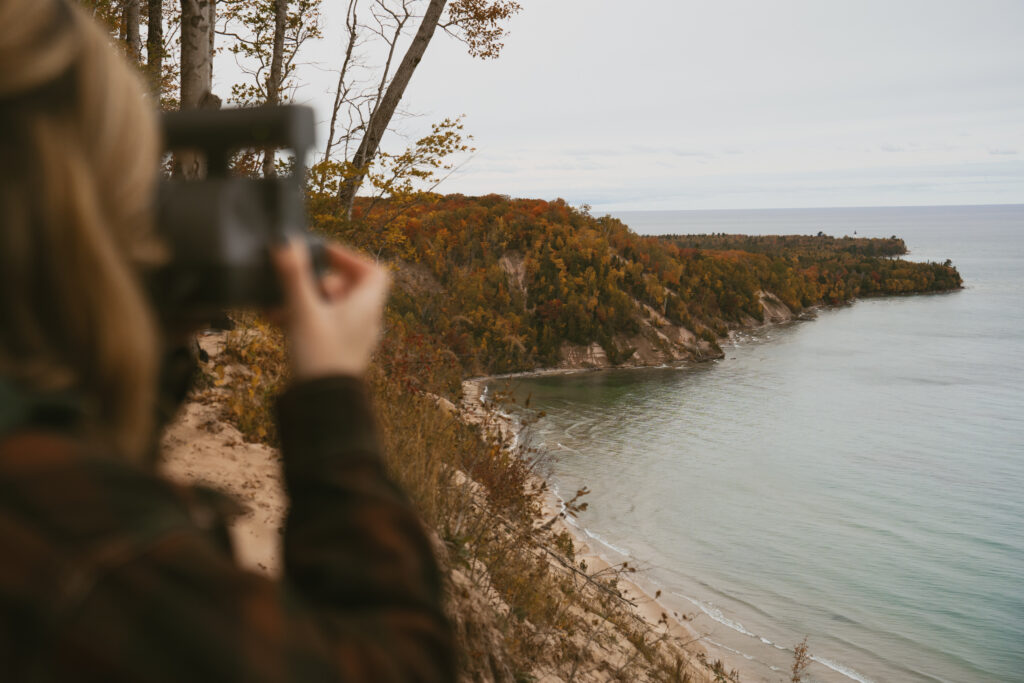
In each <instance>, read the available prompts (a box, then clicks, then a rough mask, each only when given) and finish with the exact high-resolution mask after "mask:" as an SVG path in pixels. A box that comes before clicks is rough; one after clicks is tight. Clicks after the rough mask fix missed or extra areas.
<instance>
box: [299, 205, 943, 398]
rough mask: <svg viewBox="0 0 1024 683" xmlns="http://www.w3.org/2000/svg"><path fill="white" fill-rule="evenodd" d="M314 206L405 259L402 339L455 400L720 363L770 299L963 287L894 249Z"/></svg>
mask: <svg viewBox="0 0 1024 683" xmlns="http://www.w3.org/2000/svg"><path fill="white" fill-rule="evenodd" d="M311 206H312V211H311V213H312V221H313V225H314V226H315V229H317V230H319V231H321V232H323V233H326V234H328V235H331V236H334V237H337V238H338V239H341V240H343V241H345V242H348V243H352V244H355V245H356V246H358V247H360V248H362V249H365V250H367V251H369V252H371V253H373V254H376V255H377V256H379V257H380V258H383V259H386V260H389V261H392V262H394V263H395V264H396V268H397V272H396V275H397V279H398V281H399V284H400V287H399V288H398V289H397V291H396V292H395V294H394V297H393V299H392V304H391V314H390V315H391V320H390V322H391V328H392V330H393V331H394V332H395V334H394V335H393V337H392V338H393V339H394V340H395V342H396V343H400V344H402V345H404V346H408V345H412V346H413V347H415V346H417V345H422V346H425V347H430V348H432V349H435V350H436V351H437V356H436V357H435V358H432V359H431V360H432V363H431V365H432V366H437V367H442V366H443V367H444V368H446V369H447V373H448V384H449V386H450V387H451V388H452V389H454V388H455V387H456V386H457V382H456V381H455V378H456V377H461V376H465V375H482V374H495V373H504V372H513V371H521V370H532V369H535V368H538V367H552V366H557V365H559V364H566V363H569V364H577V365H580V364H586V363H587V362H592V363H593V364H599V365H600V364H607V365H618V364H650V363H657V362H664V361H667V360H681V359H686V358H695V359H702V358H709V357H715V356H717V355H719V354H720V350H719V348H718V340H719V339H720V338H722V337H724V336H726V335H727V334H728V332H729V331H730V330H731V329H734V328H737V327H742V326H750V325H756V324H758V323H761V322H763V321H764V319H765V310H766V303H765V302H766V298H767V299H768V301H769V303H775V304H776V306H775V307H776V308H778V306H777V304H778V303H779V302H781V303H782V304H783V305H784V306H785V308H786V309H788V313H790V314H799V313H800V312H801V311H803V310H804V309H806V308H808V307H811V306H816V305H821V304H829V305H835V304H842V303H846V302H849V301H851V300H853V299H855V298H857V297H860V296H877V295H883V294H907V293H920V292H933V291H942V290H948V289H955V288H957V287H959V286H960V284H961V280H960V276H959V274H958V273H957V271H956V269H955V268H953V267H952V266H951V265H950V264H949V263H946V264H936V263H914V262H909V261H903V260H899V259H894V258H890V257H891V256H893V255H897V254H902V253H905V251H906V247H905V245H904V244H903V242H902V240H899V239H896V238H892V239H880V240H876V239H865V238H839V239H837V238H833V237H829V236H825V235H819V236H806V237H805V236H789V237H748V236H731V235H730V236H727V235H702V236H668V237H644V236H640V235H637V234H636V233H634V232H632V231H631V230H630V229H629V228H628V227H627V226H626V225H625V224H623V223H622V222H621V221H619V220H616V219H614V218H611V217H608V216H605V217H601V218H596V217H592V216H590V215H589V214H588V213H586V212H584V211H581V210H578V209H574V208H572V207H570V206H568V205H567V204H566V203H565V202H563V201H561V200H556V201H552V202H548V201H543V200H531V199H509V198H508V197H505V196H501V195H488V196H485V197H464V196H461V195H450V196H438V195H428V196H426V197H422V196H421V197H420V198H419V199H418V200H417V201H416V202H415V203H406V204H401V203H398V202H372V203H371V202H364V203H361V204H359V205H357V207H356V214H355V216H356V218H357V220H356V221H354V222H351V223H350V222H344V221H341V220H339V219H338V218H337V217H336V214H335V212H334V211H333V199H332V198H331V197H316V196H314V198H313V201H312V203H311ZM595 344H596V345H597V347H594V345H595ZM579 349H587V350H588V351H586V352H581V351H580V350H579ZM595 354H596V356H597V357H598V358H601V357H602V356H603V358H602V360H601V362H598V359H597V358H595Z"/></svg>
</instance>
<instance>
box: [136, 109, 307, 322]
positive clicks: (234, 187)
mask: <svg viewBox="0 0 1024 683" xmlns="http://www.w3.org/2000/svg"><path fill="white" fill-rule="evenodd" d="M162 125H163V133H164V143H165V148H166V151H167V152H173V153H175V154H176V155H178V156H177V157H176V159H177V162H176V165H180V164H181V160H182V159H187V160H188V163H191V164H194V168H193V171H194V172H193V173H188V174H186V173H182V172H180V170H176V172H175V173H173V174H172V175H171V177H170V178H166V179H163V180H162V181H161V182H160V186H159V188H158V191H157V207H156V229H157V233H158V235H159V237H160V238H161V240H162V241H163V242H164V244H165V246H166V247H167V248H168V250H169V252H170V254H169V258H168V260H167V262H166V263H165V264H164V265H163V266H161V267H159V268H157V269H155V270H154V271H152V272H151V273H150V274H149V282H148V284H149V288H150V291H151V292H152V296H153V299H154V303H155V304H156V307H157V309H158V310H159V311H160V313H161V314H162V315H164V316H167V317H173V318H188V319H201V318H204V317H208V316H215V315H217V314H218V313H219V312H221V311H223V310H224V309H228V308H249V307H258V308H267V307H272V306H275V305H278V304H280V303H281V300H282V292H281V289H280V286H279V283H278V278H277V274H276V272H275V271H274V268H273V265H272V263H271V261H270V251H269V248H270V247H271V246H273V245H277V244H281V243H283V242H284V241H286V240H294V239H296V238H297V239H300V240H302V241H305V242H306V243H307V244H308V245H309V248H310V252H311V257H312V262H313V265H314V270H315V271H316V272H317V273H318V274H322V273H323V271H324V270H325V269H326V263H325V256H324V249H323V243H322V242H321V241H319V240H318V239H316V238H315V237H314V236H312V235H311V234H310V233H309V232H308V231H307V229H306V214H305V205H304V201H303V177H304V174H305V157H306V154H307V153H308V152H309V151H310V149H311V148H312V146H313V142H314V120H313V111H312V109H310V108H308V107H301V106H279V107H261V108H252V109H221V110H202V109H199V110H191V111H180V112H167V113H165V114H163V118H162ZM252 148H256V149H269V150H277V149H281V148H283V149H286V150H290V151H291V152H293V153H294V167H293V169H292V172H291V174H290V175H287V176H280V177H269V178H254V177H245V176H239V175H232V174H231V159H232V156H233V155H234V154H235V153H237V152H238V151H239V150H244V149H252ZM269 153H271V154H273V153H274V152H273V151H271V152H269ZM201 167H205V173H203V172H202V171H198V169H200V168H201ZM195 171H198V172H195ZM186 176H197V177H194V178H189V177H186Z"/></svg>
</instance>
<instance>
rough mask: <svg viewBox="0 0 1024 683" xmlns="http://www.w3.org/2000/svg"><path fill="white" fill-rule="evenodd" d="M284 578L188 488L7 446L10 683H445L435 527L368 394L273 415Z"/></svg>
mask: <svg viewBox="0 0 1024 683" xmlns="http://www.w3.org/2000/svg"><path fill="white" fill-rule="evenodd" d="M278 409H279V426H280V433H281V442H282V455H283V458H284V474H285V482H286V487H287V492H288V494H289V497H290V499H291V507H290V511H289V514H288V518H287V521H286V524H285V530H284V578H283V579H282V580H281V581H273V580H270V579H268V578H266V577H263V576H259V575H256V574H253V573H250V572H247V571H244V570H242V569H240V568H239V567H238V565H237V564H236V563H235V561H234V559H233V558H232V556H231V554H230V551H229V549H228V548H226V547H225V543H224V539H223V534H220V533H217V530H218V529H223V528H224V525H223V520H220V519H218V518H217V516H216V514H215V513H214V512H213V511H212V510H213V508H211V507H210V506H209V505H206V504H205V503H204V502H203V500H202V497H201V496H199V495H198V494H196V493H195V492H194V491H193V490H191V489H188V488H184V487H180V486H176V485H174V484H172V483H170V482H168V481H167V480H165V479H163V478H162V477H160V476H158V475H157V474H155V473H154V472H152V471H150V470H148V469H145V468H142V467H135V466H133V465H131V464H127V463H124V462H121V461H117V460H113V459H111V458H109V457H107V456H105V455H104V454H102V453H93V452H89V451H88V450H87V449H85V448H84V447H83V446H82V445H81V444H79V443H77V442H75V441H73V440H70V439H68V438H66V437H63V436H60V435H59V434H58V433H56V432H46V431H39V430H31V429H28V430H26V429H22V430H20V431H16V432H14V433H12V434H10V435H8V436H6V437H4V438H3V440H2V442H0V680H2V681H50V680H54V681H71V680H76V681H82V680H86V681H105V682H115V681H168V682H169V681H175V682H181V681H309V682H314V681H409V680H419V681H445V680H452V679H454V658H453V649H452V642H451V634H450V631H449V627H448V624H447V621H446V619H445V617H444V615H443V612H442V609H441V583H440V577H439V573H438V568H437V565H436V563H435V561H434V559H433V556H432V554H431V549H430V544H429V541H428V539H427V537H426V535H425V533H424V531H423V528H422V525H421V523H420V521H419V519H418V517H417V516H416V514H415V513H414V512H413V510H412V509H411V508H410V506H409V504H408V503H407V502H406V499H405V498H404V496H403V495H402V494H401V493H400V492H399V491H398V490H397V489H396V488H395V486H394V485H392V484H391V483H390V482H389V481H388V479H387V477H386V476H385V474H384V471H383V468H382V464H381V461H380V456H379V449H378V444H377V439H376V436H375V433H374V429H373V416H372V412H371V409H370V406H369V403H368V399H367V397H366V395H365V390H364V387H363V385H362V384H361V383H360V382H359V381H357V380H353V379H348V378H324V379H320V380H315V381H311V382H306V383H302V384H299V385H296V386H294V387H292V388H291V389H290V390H289V391H288V392H286V393H285V394H284V395H283V396H282V397H281V399H280V400H279V403H278Z"/></svg>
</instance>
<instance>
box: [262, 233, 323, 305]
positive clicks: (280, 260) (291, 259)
mask: <svg viewBox="0 0 1024 683" xmlns="http://www.w3.org/2000/svg"><path fill="white" fill-rule="evenodd" d="M270 256H271V259H272V260H273V262H274V267H275V268H276V270H277V274H278V277H279V278H280V281H281V289H282V290H284V297H285V302H286V303H287V305H288V306H289V307H300V308H304V309H308V308H309V307H310V306H312V305H314V304H315V303H316V301H317V299H319V296H320V295H319V294H318V292H317V290H316V283H315V282H314V281H313V273H312V267H311V266H310V262H309V249H308V248H307V247H306V245H305V244H304V243H302V242H298V241H296V240H291V241H289V242H288V243H287V244H286V245H284V246H281V247H275V248H273V249H271V251H270Z"/></svg>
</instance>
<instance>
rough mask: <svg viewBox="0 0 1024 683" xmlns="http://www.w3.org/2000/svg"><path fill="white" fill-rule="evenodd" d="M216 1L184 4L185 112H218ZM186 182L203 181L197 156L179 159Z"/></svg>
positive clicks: (185, 155) (188, 0)
mask: <svg viewBox="0 0 1024 683" xmlns="http://www.w3.org/2000/svg"><path fill="white" fill-rule="evenodd" d="M214 12H215V8H214V4H213V0H181V108H182V109H183V110H184V109H200V108H211V109H216V108H218V107H219V106H220V99H219V98H218V97H217V96H216V95H214V94H213V92H212V88H213V21H212V19H213V18H214V17H215V15H214ZM178 165H179V166H180V170H181V172H182V173H183V174H184V176H185V177H186V178H196V177H201V176H202V175H204V174H205V164H204V163H203V160H202V159H200V158H199V157H198V156H197V155H196V154H194V153H185V152H183V153H181V154H179V155H178Z"/></svg>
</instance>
